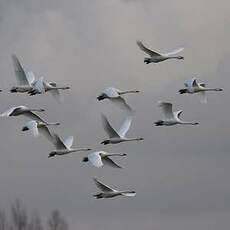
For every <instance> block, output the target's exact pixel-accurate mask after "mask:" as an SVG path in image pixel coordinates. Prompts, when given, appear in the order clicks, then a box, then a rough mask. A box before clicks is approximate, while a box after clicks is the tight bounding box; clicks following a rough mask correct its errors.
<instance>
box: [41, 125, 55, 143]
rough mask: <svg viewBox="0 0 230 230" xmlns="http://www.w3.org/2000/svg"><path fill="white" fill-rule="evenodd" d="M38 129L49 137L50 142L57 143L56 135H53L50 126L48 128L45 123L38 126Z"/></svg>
mask: <svg viewBox="0 0 230 230" xmlns="http://www.w3.org/2000/svg"><path fill="white" fill-rule="evenodd" d="M38 131H39V133H40V134H42V135H43V136H44V137H45V138H47V139H48V141H50V142H51V143H53V144H54V143H56V142H55V139H54V137H53V134H52V133H51V132H50V130H49V128H48V127H47V126H46V125H45V124H43V125H39V126H38ZM54 145H55V144H54ZM55 147H56V145H55Z"/></svg>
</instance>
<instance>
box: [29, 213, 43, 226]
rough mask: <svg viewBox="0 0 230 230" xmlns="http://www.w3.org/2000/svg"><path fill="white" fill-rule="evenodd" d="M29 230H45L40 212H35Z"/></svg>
mask: <svg viewBox="0 0 230 230" xmlns="http://www.w3.org/2000/svg"><path fill="white" fill-rule="evenodd" d="M28 229H29V230H43V226H42V220H41V217H40V215H39V213H38V212H33V213H32V215H31V218H30V223H29V227H28Z"/></svg>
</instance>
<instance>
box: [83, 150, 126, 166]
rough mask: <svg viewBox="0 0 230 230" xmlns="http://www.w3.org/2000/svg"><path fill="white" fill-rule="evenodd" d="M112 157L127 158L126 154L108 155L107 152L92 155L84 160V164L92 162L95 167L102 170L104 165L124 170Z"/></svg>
mask: <svg viewBox="0 0 230 230" xmlns="http://www.w3.org/2000/svg"><path fill="white" fill-rule="evenodd" d="M110 156H127V154H126V153H107V152H105V151H99V152H94V153H90V154H89V155H88V156H87V157H84V158H83V162H88V161H89V162H90V163H91V164H92V165H93V166H95V167H97V168H101V167H102V166H104V165H108V166H110V167H113V168H122V167H121V166H120V165H118V164H117V163H115V162H114V161H113V160H112V159H111V158H110Z"/></svg>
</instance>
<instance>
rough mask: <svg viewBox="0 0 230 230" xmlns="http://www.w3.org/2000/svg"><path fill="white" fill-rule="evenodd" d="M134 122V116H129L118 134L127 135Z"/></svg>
mask: <svg viewBox="0 0 230 230" xmlns="http://www.w3.org/2000/svg"><path fill="white" fill-rule="evenodd" d="M131 123H132V116H127V118H126V119H125V121H124V123H123V124H122V126H121V128H120V130H119V132H118V134H119V136H120V137H125V135H126V133H127V132H128V130H129V128H130V125H131Z"/></svg>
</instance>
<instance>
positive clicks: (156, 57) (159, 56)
mask: <svg viewBox="0 0 230 230" xmlns="http://www.w3.org/2000/svg"><path fill="white" fill-rule="evenodd" d="M137 45H138V46H139V48H140V49H141V50H142V51H144V52H145V53H147V54H148V55H149V56H150V58H145V59H144V63H146V64H149V63H151V62H153V63H158V62H162V61H165V60H168V59H181V60H183V59H184V57H182V56H178V55H177V54H178V53H179V52H181V51H182V50H183V49H184V48H179V49H177V50H174V51H172V52H169V53H165V54H163V53H158V52H155V51H153V50H150V49H148V48H147V47H145V46H144V45H143V43H142V42H141V41H137Z"/></svg>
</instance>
